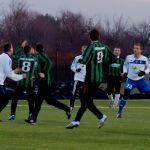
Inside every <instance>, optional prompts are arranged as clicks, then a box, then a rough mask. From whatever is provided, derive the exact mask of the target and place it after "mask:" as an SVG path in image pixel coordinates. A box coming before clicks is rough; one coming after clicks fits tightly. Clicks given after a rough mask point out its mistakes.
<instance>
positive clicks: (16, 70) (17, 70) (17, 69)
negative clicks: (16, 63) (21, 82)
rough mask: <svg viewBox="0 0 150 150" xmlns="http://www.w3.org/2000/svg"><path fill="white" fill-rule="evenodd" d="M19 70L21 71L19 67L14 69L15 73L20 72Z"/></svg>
mask: <svg viewBox="0 0 150 150" xmlns="http://www.w3.org/2000/svg"><path fill="white" fill-rule="evenodd" d="M21 71H22V70H21V68H16V69H15V70H14V72H15V73H20V72H21Z"/></svg>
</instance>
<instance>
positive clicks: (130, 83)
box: [125, 78, 150, 93]
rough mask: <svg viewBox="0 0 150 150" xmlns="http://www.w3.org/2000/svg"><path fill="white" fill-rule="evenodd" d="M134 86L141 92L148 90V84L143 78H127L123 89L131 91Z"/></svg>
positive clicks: (149, 90) (149, 86)
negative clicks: (135, 79)
mask: <svg viewBox="0 0 150 150" xmlns="http://www.w3.org/2000/svg"><path fill="white" fill-rule="evenodd" d="M135 88H137V89H138V90H139V91H140V92H141V93H146V92H150V85H149V84H148V82H147V81H146V80H145V79H144V78H143V79H140V80H137V81H134V80H131V79H127V81H126V84H125V90H129V91H132V90H133V89H135Z"/></svg>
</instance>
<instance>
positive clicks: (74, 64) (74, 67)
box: [71, 57, 77, 72]
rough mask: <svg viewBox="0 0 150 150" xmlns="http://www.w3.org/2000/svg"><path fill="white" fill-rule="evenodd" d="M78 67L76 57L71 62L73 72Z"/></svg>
mask: <svg viewBox="0 0 150 150" xmlns="http://www.w3.org/2000/svg"><path fill="white" fill-rule="evenodd" d="M76 69H77V59H76V57H75V58H74V60H73V61H72V64H71V70H72V71H73V72H76Z"/></svg>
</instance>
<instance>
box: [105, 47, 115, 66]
mask: <svg viewBox="0 0 150 150" xmlns="http://www.w3.org/2000/svg"><path fill="white" fill-rule="evenodd" d="M105 47H106V49H107V57H108V58H107V63H108V64H112V63H115V62H116V57H115V55H114V53H113V52H112V50H111V49H110V47H108V46H105Z"/></svg>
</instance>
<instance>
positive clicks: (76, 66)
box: [70, 55, 86, 107]
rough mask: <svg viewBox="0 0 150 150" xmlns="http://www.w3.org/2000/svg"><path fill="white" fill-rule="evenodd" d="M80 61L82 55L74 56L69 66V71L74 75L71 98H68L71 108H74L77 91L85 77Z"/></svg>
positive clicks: (84, 66) (84, 67)
mask: <svg viewBox="0 0 150 150" xmlns="http://www.w3.org/2000/svg"><path fill="white" fill-rule="evenodd" d="M80 59H82V55H79V56H76V57H75V58H74V60H73V62H72V64H71V70H72V71H73V72H74V73H75V74H74V85H73V91H72V96H71V98H70V106H71V107H74V102H75V97H76V94H77V91H78V90H80V88H81V86H82V85H83V83H84V81H85V76H86V65H84V64H81V63H79V60H80Z"/></svg>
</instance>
